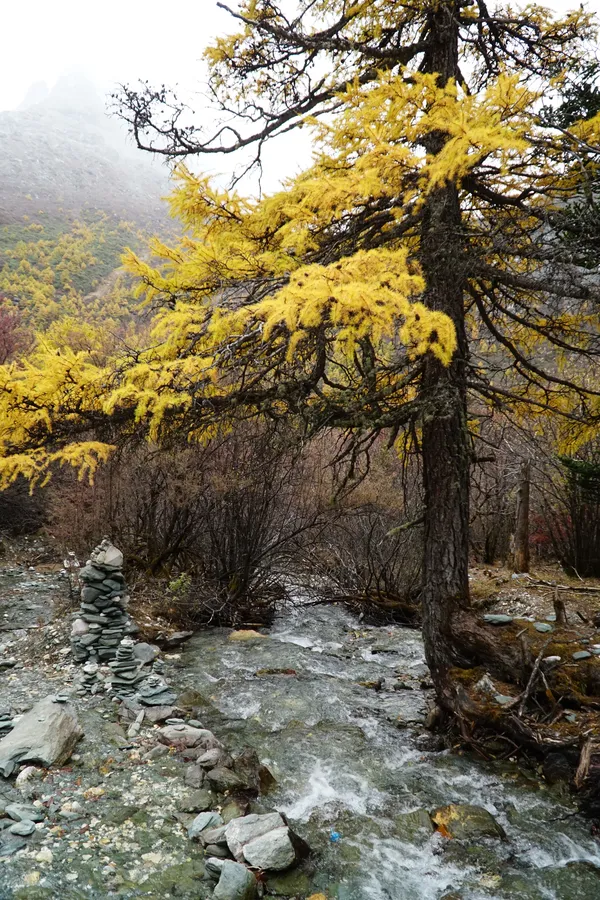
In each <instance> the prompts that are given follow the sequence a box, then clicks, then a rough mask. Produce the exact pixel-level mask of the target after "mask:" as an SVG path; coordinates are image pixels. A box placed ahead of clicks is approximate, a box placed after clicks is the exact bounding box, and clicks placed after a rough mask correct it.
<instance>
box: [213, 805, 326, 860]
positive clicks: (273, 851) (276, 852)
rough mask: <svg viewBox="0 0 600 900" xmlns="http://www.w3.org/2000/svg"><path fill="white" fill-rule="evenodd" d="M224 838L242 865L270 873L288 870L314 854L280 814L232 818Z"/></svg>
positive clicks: (232, 853)
mask: <svg viewBox="0 0 600 900" xmlns="http://www.w3.org/2000/svg"><path fill="white" fill-rule="evenodd" d="M224 836H225V840H226V841H227V846H228V847H229V851H230V853H231V855H232V856H233V857H235V859H236V860H237V861H238V862H247V863H248V864H249V865H251V866H253V867H254V868H257V869H262V870H264V871H266V872H268V871H270V872H280V871H282V870H283V869H287V868H289V867H290V866H292V865H294V863H297V862H299V861H300V860H301V859H304V857H306V856H308V854H309V852H310V848H309V846H308V844H306V843H305V842H304V841H303V840H302V838H299V837H298V835H297V834H294V832H293V831H292V830H291V828H289V827H288V824H287V822H286V821H285V819H284V818H283V816H281V815H280V814H279V813H277V812H274V813H267V814H266V815H262V816H259V815H251V816H243V817H242V818H239V819H232V820H231V822H230V823H229V824H228V825H227V826H226V827H225V831H224Z"/></svg>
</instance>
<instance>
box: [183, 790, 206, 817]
mask: <svg viewBox="0 0 600 900" xmlns="http://www.w3.org/2000/svg"><path fill="white" fill-rule="evenodd" d="M214 799H215V796H214V794H211V793H210V791H192V793H191V794H190V795H189V796H188V797H184V798H183V799H182V800H180V801H179V802H178V803H177V808H178V809H180V810H181V812H190V813H199V812H205V811H206V810H207V809H210V808H211V806H212V804H213V800H214Z"/></svg>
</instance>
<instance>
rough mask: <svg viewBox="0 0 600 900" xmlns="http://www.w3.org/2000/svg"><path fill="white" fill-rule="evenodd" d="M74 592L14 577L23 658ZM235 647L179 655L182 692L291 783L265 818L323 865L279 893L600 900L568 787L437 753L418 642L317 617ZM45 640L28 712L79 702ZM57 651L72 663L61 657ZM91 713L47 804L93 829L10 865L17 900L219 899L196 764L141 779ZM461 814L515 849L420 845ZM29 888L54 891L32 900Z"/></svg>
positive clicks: (282, 623)
mask: <svg viewBox="0 0 600 900" xmlns="http://www.w3.org/2000/svg"><path fill="white" fill-rule="evenodd" d="M59 581H60V579H58V578H57V576H52V575H41V574H37V573H36V572H35V571H33V570H27V571H23V570H21V571H19V572H17V571H15V572H5V573H4V574H1V573H0V629H2V630H3V634H0V647H2V643H3V641H4V642H6V643H5V647H4V652H5V654H8V655H10V654H12V653H14V654H15V655H16V656H19V647H20V646H21V644H20V643H19V642H20V641H25V640H26V639H27V635H28V634H32V635H36V634H37V633H38V632H36V630H35V629H36V627H37V625H36V623H38V624H39V623H43V622H44V621H48V619H49V618H51V604H50V602H49V600H50V596H51V595H52V593H53V592H54V591H55V589H56V588H57V585H58V582H59ZM63 589H64V580H63ZM32 628H33V629H34V630H33V631H29V629H32ZM10 629H17V630H15V631H14V632H12V634H11V632H10ZM18 629H21V630H20V631H19V630H18ZM230 634H231V632H230V631H229V630H226V629H211V630H207V631H204V632H200V633H198V634H197V635H196V636H195V637H193V638H192V639H191V640H190V641H189V643H188V644H187V645H185V648H184V649H183V650H182V651H181V653H174V654H168V655H167V678H168V681H169V682H170V683H171V684H172V685H173V687H174V688H176V689H177V690H179V691H184V690H185V691H190V690H193V691H194V692H195V694H196V698H195V700H194V704H195V705H199V706H200V707H201V711H200V712H199V713H198V715H199V717H200V718H201V719H202V721H203V724H204V725H205V726H206V727H209V728H212V729H213V730H214V731H215V733H216V734H217V735H218V737H220V738H221V739H222V740H223V741H224V742H225V743H226V744H227V745H228V746H229V747H230V748H231V749H233V750H235V749H241V748H242V747H244V746H248V745H250V746H253V747H255V748H256V750H257V752H258V754H259V756H260V757H261V758H262V759H263V760H264V761H265V762H267V763H268V764H269V766H270V767H271V769H272V770H273V772H274V774H275V776H276V778H277V786H276V788H275V789H274V791H273V792H271V793H270V794H269V795H268V796H267V797H266V798H264V804H265V806H264V808H265V809H267V810H268V809H272V808H273V807H276V808H278V809H280V810H281V811H283V812H285V814H286V815H287V816H288V818H289V820H290V823H291V824H292V825H293V827H294V828H295V830H296V831H297V832H298V833H299V834H300V835H302V836H303V837H305V838H306V839H307V840H308V842H309V843H310V845H311V846H312V848H313V849H314V851H315V853H314V854H313V857H312V860H311V862H310V864H309V866H308V867H306V868H304V869H303V868H300V869H298V870H296V871H293V872H291V873H290V874H286V875H283V876H281V877H278V878H276V879H274V880H273V879H270V880H269V882H268V887H269V891H270V892H271V893H273V892H277V894H276V895H277V896H282V897H294V898H302V900H304V898H306V897H309V896H311V895H312V894H318V893H323V894H325V896H326V897H327V898H328V900H442V898H444V900H489V898H497V900H510V898H519V900H597V898H598V897H600V844H598V843H597V841H596V840H595V839H594V838H593V837H592V836H591V833H590V827H589V823H587V822H586V821H584V820H583V819H582V818H580V817H579V816H578V815H577V814H576V811H575V808H574V806H573V804H572V801H571V800H570V799H569V797H568V794H567V793H566V790H565V789H559V788H552V789H549V788H548V787H546V786H544V784H543V783H541V782H540V781H539V779H538V778H537V777H536V776H535V773H526V772H522V771H520V770H519V768H518V767H517V766H516V765H515V764H513V763H510V762H506V763H502V764H500V763H498V764H492V763H485V762H478V761H477V760H475V759H474V758H473V757H472V756H465V755H462V756H461V755H458V754H453V753H449V752H447V751H441V750H439V749H438V750H434V749H432V746H434V745H435V739H434V738H433V737H432V736H431V735H429V734H428V733H427V732H426V730H425V728H424V721H425V717H426V714H427V710H428V707H429V705H430V704H431V703H432V699H433V698H432V691H431V688H429V687H427V679H428V671H427V667H426V666H425V663H424V658H423V646H422V643H421V640H420V636H419V634H418V632H416V631H411V630H408V629H403V628H400V627H387V628H383V627H380V628H369V627H365V626H364V625H362V624H361V623H359V622H358V621H357V620H356V619H355V618H354V617H353V616H352V615H350V614H349V613H348V612H347V611H346V610H345V609H344V608H342V607H338V606H314V607H302V606H301V605H299V606H295V607H287V608H286V609H284V610H283V611H282V613H281V616H280V617H279V618H278V619H277V620H276V623H275V624H274V626H273V627H272V628H271V629H270V630H269V632H268V633H267V634H266V635H265V636H264V637H255V638H254V639H251V640H249V641H240V642H238V641H233V640H231V638H230ZM19 635H21V637H18V636H19ZM44 635H45V638H44ZM23 636H24V637H23ZM13 638H14V640H13ZM42 638H44V639H45V640H46V644H45V645H44V646H42V644H40V645H39V647H38V646H37V644H36V648H37V649H34V650H31V652H30V654H29V655H31V653H34V654H35V658H36V659H39V658H40V655H41V658H42V660H46V659H50V660H51V661H50V662H49V663H47V664H46V665H45V667H40V666H39V665H37V666H36V665H34V666H32V665H31V663H27V653H26V654H25V660H26V664H25V666H24V667H23V666H21V667H17V668H15V669H12V670H8V671H7V672H6V673H5V674H4V675H2V677H1V679H0V700H1V701H2V703H4V704H6V705H8V706H14V707H16V708H17V709H25V708H29V706H30V705H31V703H32V702H34V701H35V700H36V699H38V698H39V697H41V696H46V695H47V694H48V693H53V692H55V691H56V690H58V689H61V690H64V689H67V690H68V691H69V690H72V686H73V684H74V681H76V679H77V677H78V671H79V670H78V669H76V668H75V667H73V666H71V665H70V664H69V663H68V661H67V659H68V658H67V657H65V656H64V654H65V653H66V650H65V648H64V646H62V645H63V644H64V642H65V638H64V637H61V631H60V627H59V628H58V630H57V629H56V628H54V626H53V625H52V624H50V625H49V626H48V630H47V631H44V628H41V629H39V640H42ZM23 646H24V645H23ZM44 647H45V649H44ZM53 647H54V648H55V653H56V654H57V655H56V656H50V657H48V656H47V655H45V654H47V653H48V651H49V649H50V650H51V649H52V648H53ZM28 652H29V651H28ZM52 660H57V661H56V662H52ZM423 685H425V686H423ZM0 705H2V704H0ZM79 713H80V716H81V718H82V722H83V726H84V729H85V737H84V739H83V740H82V742H81V744H80V745H79V747H78V759H77V760H75V758H74V760H73V768H72V770H71V768H70V767H66V768H65V769H63V770H61V771H60V772H51V773H50V774H49V775H48V777H47V778H46V779H45V780H44V781H43V783H40V784H41V786H40V792H41V793H42V794H43V795H48V796H50V795H51V796H52V798H53V799H52V801H51V804H54V805H55V806H56V808H58V807H60V805H61V804H62V803H64V801H65V800H77V801H78V802H79V803H80V804H81V806H82V812H81V817H80V818H79V819H75V821H73V822H72V823H71V822H70V821H65V822H64V825H63V826H61V828H60V829H59V833H55V832H56V829H54V830H53V831H52V832H48V831H43V832H41V833H40V835H39V841H38V842H37V843H36V844H35V846H33V845H32V849H31V850H30V851H25V853H24V855H23V856H20V855H19V854H16V855H15V856H13V857H10V858H9V859H8V860H7V861H5V863H4V866H3V867H2V866H0V898H2V900H14V898H18V900H41V898H42V897H43V898H44V900H52V898H54V897H58V896H60V897H61V898H63V900H100V898H105V897H107V896H109V895H110V896H113V895H114V896H119V897H123V898H124V900H130V898H138V897H147V898H151V900H158V898H160V900H163V898H166V897H171V896H178V897H181V898H183V900H200V898H201V897H202V898H208V897H210V896H211V893H212V890H211V887H210V885H207V884H206V883H205V882H203V881H199V880H198V878H197V875H195V874H194V872H192V873H191V874H190V871H189V867H190V866H191V867H192V869H193V868H194V865H195V864H196V863H197V862H198V861H199V860H200V854H199V850H198V849H197V848H195V847H194V848H191V845H190V843H189V841H188V839H187V836H186V834H185V829H184V828H181V826H179V825H177V824H176V823H175V822H174V819H173V816H172V813H173V810H174V809H175V806H176V804H177V802H178V798H180V797H182V796H183V795H184V794H185V793H186V790H189V789H186V786H185V784H184V780H183V775H184V772H185V764H184V762H183V761H182V760H179V759H177V758H176V757H174V758H173V759H169V760H158V761H157V762H156V763H153V764H151V765H146V766H137V765H136V759H135V754H136V749H135V747H134V748H133V749H132V750H131V756H130V749H131V748H128V746H127V740H126V738H125V735H124V732H123V731H122V730H120V729H119V727H118V725H117V724H116V723H115V721H114V718H115V716H116V708H115V705H114V704H110V703H107V701H106V700H101V699H99V698H95V699H93V700H88V701H86V702H84V703H81V704H80V708H79ZM115 728H116V729H117V731H118V732H119V733H118V734H117V735H116V736H115V733H114V730H115ZM149 733H150V732H149ZM143 740H146V738H143ZM142 743H143V741H142ZM138 756H139V754H138ZM138 761H139V760H138ZM90 785H92V787H93V785H99V786H100V787H101V788H102V792H103V793H104V796H103V798H102V799H101V800H100V801H99V802H98V803H95V802H94V798H92V799H91V800H86V795H87V793H88V792H87V789H88V788H89V787H90ZM0 787H1V785H0ZM1 799H2V798H1V797H0V800H1ZM448 803H470V804H475V805H478V806H482V807H484V808H485V809H486V810H488V811H489V812H490V813H491V814H492V815H493V816H494V817H495V818H496V820H497V821H498V822H499V823H500V824H501V825H502V826H503V828H504V829H505V832H506V835H507V840H505V841H503V840H499V839H485V838H477V839H473V840H471V841H469V842H468V843H462V842H460V841H456V840H449V839H447V838H445V837H443V836H441V835H440V834H437V833H436V834H431V833H424V832H423V831H418V830H417V829H415V827H414V821H412V822H411V820H407V818H406V814H407V813H411V812H412V811H415V810H428V811H430V812H431V811H433V810H434V809H435V808H436V807H438V806H441V805H446V804H448ZM54 805H53V807H52V808H54ZM132 810H136V812H135V814H133V812H132ZM258 811H260V808H259V809H258ZM130 813H131V818H130V819H128V818H127V815H129V814H130ZM422 818H424V820H425V821H426V822H428V821H429V820H428V818H427V817H426V816H423V815H422ZM58 821H59V822H61V821H62V820H61V819H60V818H59V820H58ZM62 831H64V832H65V833H64V835H62V836H61V832H62ZM40 846H41V847H42V848H46V849H50V850H51V851H52V853H53V854H54V863H53V864H52V865H47V864H44V863H42V864H40V863H39V860H38V858H37V857H36V853H37V849H38V847H40ZM190 851H191V852H190ZM186 860H187V862H186ZM0 862H2V860H1V859H0ZM169 866H170V867H171V868H170V869H168V867H169ZM173 866H175V869H173ZM178 866H179V869H178V868H177V867H178ZM311 866H312V868H311ZM182 867H183V868H182ZM180 869H181V871H182V872H185V873H187V876H186V877H188V876H189V878H188V881H185V883H184V882H183V881H182V880H181V878H180V876H179V875H178V874H177V872H179V870H180ZM169 872H171V873H173V872H175V874H174V875H173V876H172V877H173V878H175V881H169V880H168V879H169V878H170V877H171V875H169V874H168V873H169ZM167 875H168V877H167ZM28 878H29V884H32V885H37V886H33V887H23V885H24V884H25V885H27V884H28V882H27V879H28ZM36 878H39V882H36V881H35V879H36ZM110 878H112V879H113V880H112V881H110V885H109V884H108V882H107V880H106V879H109V880H110ZM165 878H167V880H166V881H165ZM32 879H33V880H32ZM172 884H173V885H175V886H174V887H171V886H170V885H172ZM165 885H166V886H165Z"/></svg>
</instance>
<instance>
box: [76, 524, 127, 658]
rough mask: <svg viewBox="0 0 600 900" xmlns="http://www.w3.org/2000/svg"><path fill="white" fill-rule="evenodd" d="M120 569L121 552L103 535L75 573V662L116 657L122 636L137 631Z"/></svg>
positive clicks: (121, 564)
mask: <svg viewBox="0 0 600 900" xmlns="http://www.w3.org/2000/svg"><path fill="white" fill-rule="evenodd" d="M122 568H123V554H122V553H121V551H120V550H117V548H116V547H114V546H113V545H112V544H111V542H110V541H109V540H108V538H105V539H104V540H103V541H102V543H101V544H100V545H99V546H98V547H96V548H95V549H94V551H93V553H92V554H91V557H90V559H89V560H88V562H87V564H86V566H85V567H84V568H83V569H81V571H80V573H79V577H80V579H81V581H82V582H83V587H82V589H81V605H80V608H79V612H78V613H77V616H76V618H75V621H74V622H73V627H72V631H71V649H72V651H73V657H74V659H75V661H76V662H86V661H88V660H89V661H90V662H97V663H105V662H108V661H109V660H116V659H117V657H118V647H119V644H120V643H121V641H122V640H123V638H124V637H125V636H126V635H127V636H128V635H130V634H133V633H135V632H136V631H137V626H136V625H134V623H133V622H132V620H131V619H130V618H129V615H128V614H127V606H128V604H129V597H128V596H127V595H126V593H125V578H124V577H123V572H122ZM121 659H123V657H121ZM123 661H124V660H123ZM90 674H92V673H90Z"/></svg>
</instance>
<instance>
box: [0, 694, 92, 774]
mask: <svg viewBox="0 0 600 900" xmlns="http://www.w3.org/2000/svg"><path fill="white" fill-rule="evenodd" d="M81 737H83V731H82V729H81V727H80V725H79V722H78V721H77V716H76V714H75V711H74V709H73V708H72V707H71V706H70V705H69V704H65V703H55V702H54V698H53V697H46V698H45V699H44V700H40V702H39V703H36V704H35V706H34V707H33V709H31V710H30V711H29V712H28V713H26V714H25V715H24V716H23V718H22V719H19V721H18V722H17V724H16V725H15V727H14V728H13V730H12V731H11V732H10V734H8V735H6V737H3V738H2V740H0V774H2V775H4V777H5V778H6V777H8V776H9V775H10V774H12V772H13V771H14V769H15V766H16V764H18V763H24V762H38V763H41V764H42V765H43V766H45V767H49V766H53V765H62V764H63V763H64V762H66V761H67V760H68V759H69V757H70V756H71V753H72V752H73V750H74V748H75V746H76V744H77V742H78V741H79V739H80V738H81Z"/></svg>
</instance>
